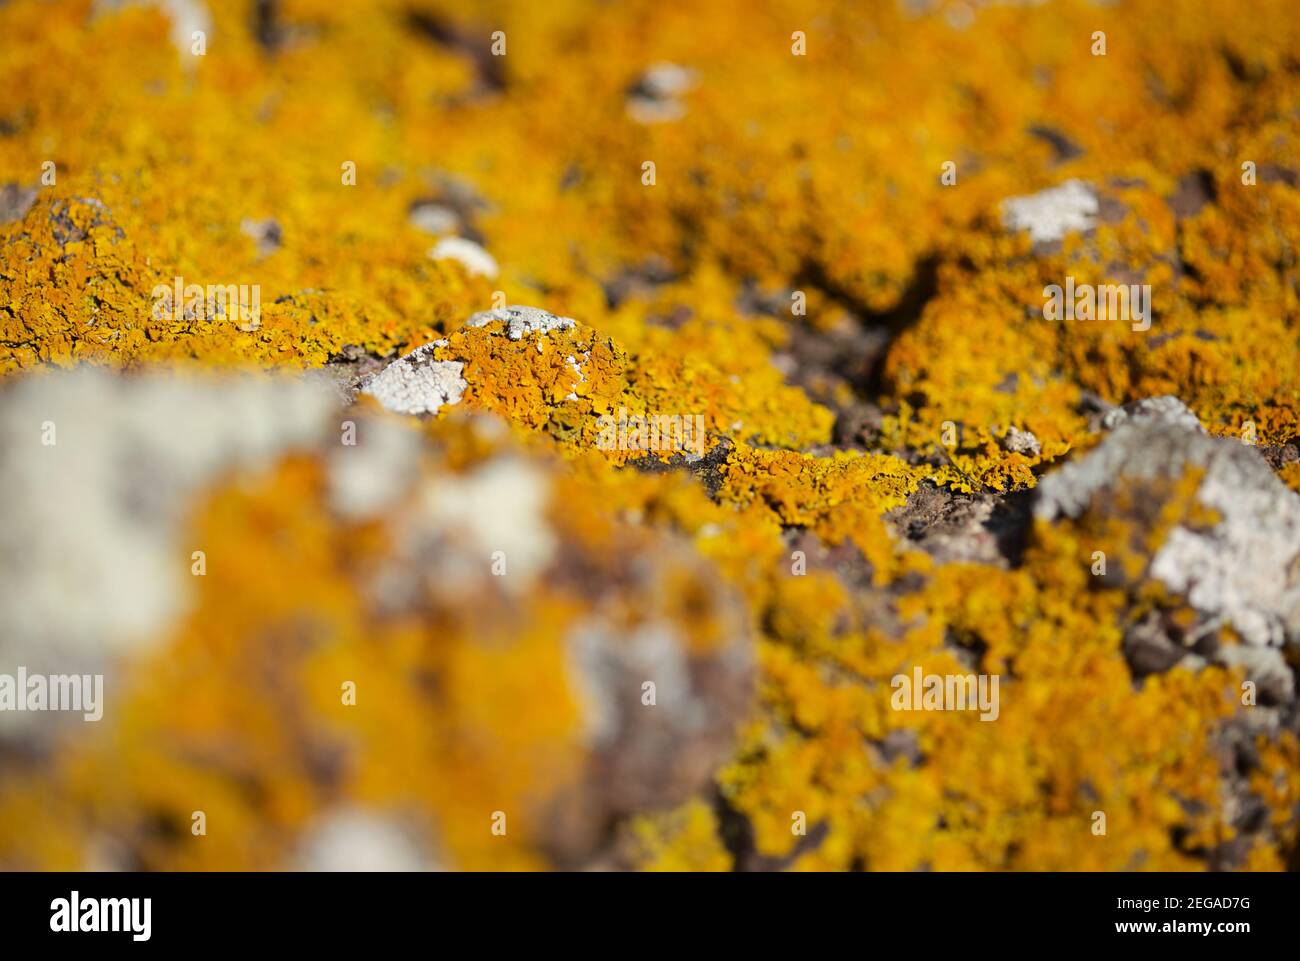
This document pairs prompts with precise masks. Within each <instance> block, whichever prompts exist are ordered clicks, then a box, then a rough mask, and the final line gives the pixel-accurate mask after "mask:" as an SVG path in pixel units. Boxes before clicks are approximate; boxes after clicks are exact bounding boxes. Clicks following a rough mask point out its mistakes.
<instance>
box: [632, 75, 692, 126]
mask: <svg viewBox="0 0 1300 961" xmlns="http://www.w3.org/2000/svg"><path fill="white" fill-rule="evenodd" d="M695 82H696V73H695V71H694V70H691V69H690V68H689V67H682V66H679V65H678V64H675V63H667V62H660V63H655V64H652V65H651V66H649V67H647V68H646V71H645V73H643V74H642V75H641V77H640V78H639V79H638V80H637V82H636V84H634V85H633V87H632V89H631V91H630V92H629V93H628V97H627V113H628V116H629V117H631V118H632V119H633V120H635V121H636V122H637V123H641V124H652V123H671V122H672V121H675V120H681V119H682V118H683V117H685V116H686V106H685V105H684V104H683V103H682V102H681V100H680V98H681V96H682V95H683V94H685V93H686V92H687V91H689V90H690V89H691V88H692V87H694V86H695Z"/></svg>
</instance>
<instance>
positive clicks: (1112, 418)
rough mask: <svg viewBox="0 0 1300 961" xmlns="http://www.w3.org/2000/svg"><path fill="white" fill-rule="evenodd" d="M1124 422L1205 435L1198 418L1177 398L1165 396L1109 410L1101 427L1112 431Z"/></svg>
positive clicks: (1144, 399)
mask: <svg viewBox="0 0 1300 961" xmlns="http://www.w3.org/2000/svg"><path fill="white" fill-rule="evenodd" d="M1126 422H1132V423H1144V422H1154V423H1160V424H1169V425H1171V426H1174V427H1181V428H1185V429H1187V430H1193V431H1197V432H1198V433H1202V434H1203V433H1205V428H1204V427H1202V426H1201V421H1200V418H1198V417H1197V416H1196V415H1195V414H1194V413H1192V411H1191V410H1190V409H1189V408H1188V406H1187V405H1186V404H1184V403H1183V402H1182V401H1181V400H1179V399H1178V398H1177V397H1171V396H1169V395H1167V394H1166V395H1165V396H1163V397H1145V398H1143V399H1142V400H1135V401H1133V403H1131V404H1125V405H1124V406H1123V407H1114V408H1111V409H1110V410H1108V411H1107V412H1106V414H1105V416H1103V417H1102V419H1101V426H1102V427H1104V428H1105V429H1106V430H1114V429H1115V428H1116V427H1118V426H1119V425H1120V424H1123V423H1126Z"/></svg>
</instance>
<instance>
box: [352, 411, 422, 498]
mask: <svg viewBox="0 0 1300 961" xmlns="http://www.w3.org/2000/svg"><path fill="white" fill-rule="evenodd" d="M411 423H413V422H411V421H404V420H402V419H400V418H395V417H388V418H377V417H376V418H370V419H367V420H364V421H353V422H352V428H351V429H352V431H353V432H354V436H352V437H351V438H350V439H351V440H354V441H355V443H351V444H345V443H340V444H339V445H338V446H337V447H336V448H335V449H334V450H332V451H331V452H330V455H329V496H330V506H331V507H333V508H334V510H336V511H338V512H339V513H340V514H341V515H343V516H344V517H347V518H350V519H357V518H363V517H371V516H374V515H375V514H378V513H379V512H380V511H382V510H383V509H384V508H386V507H387V506H388V505H389V504H391V503H392V502H393V501H395V500H396V499H397V498H398V497H400V496H401V495H402V494H403V493H404V492H405V491H406V490H408V489H409V488H410V487H411V486H412V485H413V484H414V483H415V478H416V475H417V473H418V470H419V463H420V438H419V435H418V434H417V433H416V432H415V431H414V430H412V429H410V427H409V426H408V425H409V424H411Z"/></svg>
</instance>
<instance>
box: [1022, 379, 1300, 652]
mask: <svg viewBox="0 0 1300 961" xmlns="http://www.w3.org/2000/svg"><path fill="white" fill-rule="evenodd" d="M1189 417H1190V418H1191V420H1193V421H1194V420H1195V418H1194V416H1193V415H1191V413H1190V411H1187V409H1186V408H1185V407H1184V406H1183V405H1182V404H1180V403H1179V402H1178V401H1177V400H1176V399H1174V398H1155V399H1153V400H1151V401H1146V402H1142V403H1139V404H1137V405H1130V406H1129V407H1128V408H1125V417H1124V418H1117V421H1118V426H1116V427H1115V428H1114V430H1113V431H1112V432H1111V433H1110V434H1109V435H1108V436H1107V437H1106V438H1105V439H1104V440H1103V441H1102V442H1101V443H1100V444H1099V445H1098V446H1097V447H1096V448H1094V449H1093V450H1092V451H1091V452H1089V453H1088V454H1087V455H1086V456H1084V457H1083V458H1082V459H1080V460H1077V461H1074V462H1071V463H1069V464H1066V465H1065V466H1064V467H1062V468H1061V469H1060V470H1057V471H1055V472H1053V473H1051V474H1048V475H1047V476H1046V477H1044V478H1043V480H1042V481H1041V482H1040V484H1039V486H1038V495H1037V496H1038V500H1037V504H1036V507H1035V513H1036V515H1037V516H1038V517H1040V518H1043V519H1046V520H1054V519H1056V518H1060V517H1077V516H1079V515H1080V514H1082V513H1083V512H1084V511H1085V510H1089V509H1091V508H1098V509H1102V510H1115V509H1116V508H1115V496H1114V495H1115V494H1117V493H1118V492H1119V491H1120V490H1121V489H1123V488H1124V487H1125V486H1126V485H1134V484H1137V485H1144V482H1146V483H1145V486H1143V487H1142V490H1141V491H1140V493H1139V496H1138V501H1139V504H1138V506H1137V508H1135V511H1136V512H1137V517H1136V518H1135V521H1136V522H1138V523H1146V524H1148V525H1150V524H1152V523H1154V520H1155V519H1156V518H1158V516H1159V504H1151V503H1150V502H1149V501H1148V500H1146V499H1145V498H1144V497H1143V495H1144V494H1148V493H1149V491H1151V490H1156V491H1158V490H1161V489H1164V488H1159V487H1152V485H1151V483H1150V482H1152V481H1156V480H1166V481H1175V480H1178V479H1180V478H1182V477H1184V476H1185V474H1186V473H1187V472H1188V471H1189V470H1198V471H1200V472H1202V476H1201V478H1200V482H1199V485H1198V488H1197V492H1196V498H1197V500H1198V501H1199V502H1200V503H1201V504H1202V505H1203V506H1204V507H1207V508H1210V509H1211V510H1213V511H1215V512H1217V514H1218V517H1219V518H1220V519H1219V521H1218V522H1217V523H1215V524H1214V525H1213V526H1212V527H1209V528H1205V527H1201V526H1198V527H1197V528H1195V529H1192V528H1189V527H1186V526H1178V527H1175V528H1174V529H1173V530H1171V531H1169V532H1168V533H1167V535H1166V536H1165V537H1164V539H1163V542H1162V543H1161V544H1160V546H1159V547H1158V549H1157V550H1156V552H1155V554H1154V556H1153V557H1152V558H1151V562H1150V565H1149V570H1148V573H1149V574H1150V575H1151V576H1152V577H1155V578H1156V579H1157V580H1160V581H1162V582H1163V583H1164V584H1165V585H1166V586H1167V587H1168V588H1169V589H1170V590H1173V591H1176V592H1178V593H1181V594H1184V595H1186V597H1187V599H1188V601H1189V602H1190V603H1191V604H1192V605H1193V606H1194V607H1195V608H1196V609H1197V610H1199V611H1201V612H1202V613H1203V614H1205V615H1207V616H1212V617H1222V618H1224V619H1226V620H1227V621H1229V622H1230V623H1231V624H1232V626H1233V628H1234V629H1235V630H1236V631H1237V633H1238V634H1239V635H1240V636H1241V637H1242V638H1243V639H1244V640H1245V641H1247V642H1248V643H1250V644H1257V645H1281V644H1283V643H1284V642H1285V643H1290V644H1298V643H1300V495H1297V494H1296V493H1295V492H1293V491H1291V490H1289V489H1287V487H1286V486H1285V485H1283V484H1282V482H1281V481H1279V480H1278V479H1277V477H1276V476H1275V475H1274V474H1273V472H1272V471H1271V470H1269V468H1268V465H1267V464H1266V463H1265V462H1264V461H1263V459H1262V458H1260V457H1259V455H1258V454H1257V453H1256V452H1255V451H1254V450H1253V449H1252V448H1250V447H1247V446H1245V445H1243V444H1241V443H1239V442H1237V441H1235V440H1229V439H1225V438H1218V437H1211V436H1209V435H1207V434H1205V433H1204V432H1203V431H1202V430H1201V429H1200V425H1199V424H1196V426H1195V427H1194V428H1193V427H1192V426H1191V425H1190V422H1189ZM1157 496H1158V495H1157Z"/></svg>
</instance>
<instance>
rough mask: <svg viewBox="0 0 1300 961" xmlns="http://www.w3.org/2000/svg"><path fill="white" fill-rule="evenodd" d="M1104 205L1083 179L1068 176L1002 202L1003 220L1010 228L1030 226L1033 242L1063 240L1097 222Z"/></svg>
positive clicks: (1037, 243) (1026, 228)
mask: <svg viewBox="0 0 1300 961" xmlns="http://www.w3.org/2000/svg"><path fill="white" fill-rule="evenodd" d="M1100 211H1101V205H1100V204H1099V202H1098V200H1097V194H1096V192H1095V191H1094V190H1093V189H1092V187H1090V186H1089V185H1088V184H1086V183H1084V182H1083V181H1081V180H1067V181H1066V182H1065V183H1063V184H1061V185H1060V186H1058V187H1051V188H1049V189H1047V190H1042V191H1039V192H1038V193H1036V194H1028V195H1026V196H1023V197H1011V198H1009V199H1007V200H1004V201H1003V202H1002V224H1003V226H1004V227H1006V228H1007V229H1008V230H1028V231H1029V236H1030V239H1032V240H1033V242H1034V245H1035V246H1038V245H1039V244H1048V243H1051V242H1053V241H1056V240H1060V239H1061V238H1063V237H1064V236H1065V235H1066V234H1068V233H1074V232H1076V231H1077V232H1080V233H1082V232H1085V231H1089V230H1092V229H1093V228H1094V227H1095V226H1096V225H1097V216H1098V214H1099V213H1100Z"/></svg>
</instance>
